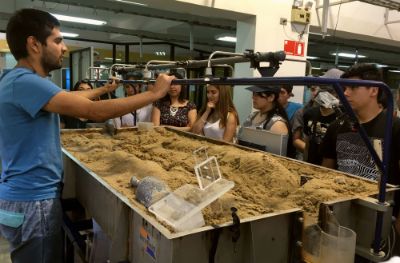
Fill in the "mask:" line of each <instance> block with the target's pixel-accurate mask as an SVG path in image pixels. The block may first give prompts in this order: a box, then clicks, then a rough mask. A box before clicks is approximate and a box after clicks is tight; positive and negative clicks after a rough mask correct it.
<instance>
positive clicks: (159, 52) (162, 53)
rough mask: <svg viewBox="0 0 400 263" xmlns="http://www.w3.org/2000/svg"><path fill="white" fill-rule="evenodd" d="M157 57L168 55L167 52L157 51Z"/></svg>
mask: <svg viewBox="0 0 400 263" xmlns="http://www.w3.org/2000/svg"><path fill="white" fill-rule="evenodd" d="M154 54H156V55H157V56H165V55H166V54H167V53H166V52H165V51H156V52H154Z"/></svg>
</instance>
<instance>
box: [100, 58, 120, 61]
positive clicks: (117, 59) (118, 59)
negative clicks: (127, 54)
mask: <svg viewBox="0 0 400 263" xmlns="http://www.w3.org/2000/svg"><path fill="white" fill-rule="evenodd" d="M104 60H113V58H108V57H105V58H104ZM115 61H121V59H120V58H116V59H115Z"/></svg>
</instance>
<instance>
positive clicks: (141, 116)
mask: <svg viewBox="0 0 400 263" xmlns="http://www.w3.org/2000/svg"><path fill="white" fill-rule="evenodd" d="M152 110H153V104H151V103H150V104H149V105H146V106H144V107H143V108H140V109H137V110H136V117H137V121H136V124H137V123H138V122H149V121H151V111H152ZM114 120H115V124H116V126H117V128H118V129H119V128H121V127H133V126H135V125H134V124H135V114H134V112H131V113H128V114H125V115H123V116H121V117H118V118H115V119H114Z"/></svg>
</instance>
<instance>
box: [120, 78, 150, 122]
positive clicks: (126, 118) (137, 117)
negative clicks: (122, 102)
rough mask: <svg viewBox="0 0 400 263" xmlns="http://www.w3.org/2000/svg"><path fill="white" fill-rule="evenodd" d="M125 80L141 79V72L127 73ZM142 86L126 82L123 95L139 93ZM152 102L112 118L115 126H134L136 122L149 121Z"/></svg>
mask: <svg viewBox="0 0 400 263" xmlns="http://www.w3.org/2000/svg"><path fill="white" fill-rule="evenodd" d="M125 79H126V80H140V79H142V73H140V72H133V73H128V74H127V76H126V77H125ZM141 88H142V86H141V84H133V83H126V84H124V93H125V97H129V96H133V95H136V94H139V93H140V89H141ZM152 109H153V104H149V105H146V106H144V107H142V108H140V109H137V110H136V111H134V112H130V113H128V114H125V115H123V116H120V117H118V118H114V123H115V125H116V128H121V127H135V126H136V125H137V123H138V122H149V121H151V111H152Z"/></svg>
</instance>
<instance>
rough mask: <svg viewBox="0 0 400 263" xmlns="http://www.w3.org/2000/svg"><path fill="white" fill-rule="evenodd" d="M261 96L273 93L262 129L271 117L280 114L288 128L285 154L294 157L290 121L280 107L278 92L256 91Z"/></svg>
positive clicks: (294, 150) (294, 151)
mask: <svg viewBox="0 0 400 263" xmlns="http://www.w3.org/2000/svg"><path fill="white" fill-rule="evenodd" d="M258 94H259V95H260V96H261V97H264V98H266V97H269V96H272V95H274V96H275V97H274V100H273V101H272V103H273V108H272V109H271V110H269V111H268V112H267V117H266V119H265V124H264V127H263V128H264V129H265V126H266V125H267V124H268V122H269V121H270V120H271V118H272V117H273V116H274V115H275V114H277V115H279V116H281V117H282V118H283V119H284V120H285V121H286V127H287V129H288V142H287V147H286V156H287V157H290V158H295V157H296V149H295V148H294V146H293V142H292V140H293V134H292V128H291V127H290V122H289V118H288V115H287V113H286V110H285V109H284V108H283V107H282V105H281V104H280V103H279V102H278V97H279V92H278V91H277V92H273V91H263V92H259V93H258Z"/></svg>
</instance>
